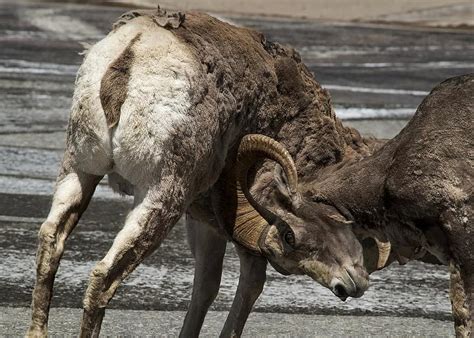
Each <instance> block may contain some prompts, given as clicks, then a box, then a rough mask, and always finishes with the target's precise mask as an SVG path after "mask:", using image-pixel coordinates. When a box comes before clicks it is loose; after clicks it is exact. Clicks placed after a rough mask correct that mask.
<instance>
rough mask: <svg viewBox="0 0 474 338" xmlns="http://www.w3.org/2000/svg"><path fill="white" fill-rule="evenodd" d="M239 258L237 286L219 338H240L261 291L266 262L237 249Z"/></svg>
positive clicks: (241, 249)
mask: <svg viewBox="0 0 474 338" xmlns="http://www.w3.org/2000/svg"><path fill="white" fill-rule="evenodd" d="M236 248H237V253H238V254H239V258H240V278H239V286H238V287H237V292H236V295H235V298H234V302H233V303H232V307H231V309H230V312H229V315H228V317H227V320H226V322H225V324H224V328H223V329H222V332H221V335H220V336H221V337H240V335H241V334H242V330H243V329H244V326H245V323H246V321H247V318H248V316H249V314H250V311H252V307H253V305H254V303H255V301H256V300H257V298H258V297H259V296H260V294H261V293H262V290H263V285H264V284H265V279H266V270H267V260H266V258H263V257H260V256H254V255H252V254H250V253H248V252H247V251H245V249H243V248H241V247H237V246H236Z"/></svg>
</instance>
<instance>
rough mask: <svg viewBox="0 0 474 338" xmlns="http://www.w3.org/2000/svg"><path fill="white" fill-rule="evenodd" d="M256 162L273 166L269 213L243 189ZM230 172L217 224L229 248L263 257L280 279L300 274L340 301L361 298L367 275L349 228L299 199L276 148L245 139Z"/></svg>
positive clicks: (284, 154)
mask: <svg viewBox="0 0 474 338" xmlns="http://www.w3.org/2000/svg"><path fill="white" fill-rule="evenodd" d="M262 159H271V160H273V161H275V162H277V163H278V166H277V167H276V168H277V169H276V170H275V177H274V178H275V180H276V187H277V188H276V189H277V194H275V195H276V196H278V198H277V200H278V201H275V203H273V207H272V210H271V211H270V210H269V209H268V208H266V207H265V206H263V205H261V204H259V203H258V202H257V201H256V200H255V199H254V198H253V197H252V195H251V194H250V191H249V186H248V176H249V170H250V169H251V168H252V167H253V166H254V165H255V164H256V163H257V162H258V161H259V160H262ZM231 172H232V174H230V175H229V176H228V177H226V181H227V185H226V187H227V188H226V190H227V193H226V197H225V200H226V203H225V206H224V204H222V203H221V205H222V208H221V211H222V212H223V213H222V214H223V215H224V218H223V219H222V220H221V221H222V223H223V224H224V226H225V227H226V229H227V231H228V233H229V234H230V235H231V237H232V239H233V240H234V241H235V242H237V243H238V244H239V245H241V246H243V247H245V248H246V249H247V250H249V251H250V252H252V253H253V254H255V255H262V256H265V257H266V258H267V259H268V261H269V262H270V263H271V264H272V265H273V267H274V268H275V269H276V270H277V271H279V272H280V273H283V274H306V275H308V276H310V277H311V278H313V279H314V280H316V281H317V282H319V283H320V284H322V285H323V286H325V287H327V288H329V289H330V290H331V291H332V292H333V293H334V294H335V295H336V296H338V297H339V298H341V299H343V300H345V299H346V298H347V297H349V296H351V297H360V296H362V294H363V293H364V291H365V290H366V289H367V287H368V274H367V271H366V270H365V268H364V266H363V254H362V247H361V244H360V243H359V241H358V240H357V238H356V237H355V235H354V233H353V232H352V229H351V225H350V224H349V223H350V222H348V221H347V220H346V219H345V218H344V216H343V215H342V214H341V213H340V212H339V211H338V210H337V209H336V208H334V207H333V206H331V205H328V204H324V203H316V202H312V201H310V200H308V199H306V198H304V197H303V196H302V194H301V193H300V190H299V188H298V175H297V171H296V167H295V164H294V162H293V159H292V158H291V156H290V154H289V153H288V151H287V150H286V149H285V147H284V146H283V145H282V144H280V143H278V142H277V141H275V140H273V139H271V138H269V137H267V136H263V135H247V136H245V137H244V138H243V139H242V141H241V143H240V146H239V149H238V154H237V159H236V165H235V167H234V168H233V170H232V171H231ZM229 206H230V207H229ZM232 206H233V207H232ZM224 207H225V208H226V209H227V210H233V211H232V212H229V211H227V212H226V211H224V210H223V208H224Z"/></svg>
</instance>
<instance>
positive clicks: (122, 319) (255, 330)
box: [0, 308, 453, 337]
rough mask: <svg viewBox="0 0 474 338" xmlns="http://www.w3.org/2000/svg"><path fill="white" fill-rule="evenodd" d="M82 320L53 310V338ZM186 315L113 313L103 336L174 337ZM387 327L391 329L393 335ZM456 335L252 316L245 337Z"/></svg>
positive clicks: (429, 322) (17, 313) (390, 321)
mask: <svg viewBox="0 0 474 338" xmlns="http://www.w3.org/2000/svg"><path fill="white" fill-rule="evenodd" d="M0 315H1V316H0V332H1V333H2V334H3V335H6V336H21V335H23V334H24V333H25V327H27V325H28V319H29V317H28V315H29V313H28V311H27V310H26V309H23V308H2V309H0ZM81 315H82V312H81V310H80V309H67V308H60V309H52V311H51V325H50V327H49V331H50V334H51V336H52V337H55V336H71V337H72V336H77V335H78V333H79V332H78V323H80V318H81ZM184 315H185V312H182V311H160V312H158V311H125V310H109V311H108V312H107V313H106V315H105V318H104V323H103V325H102V333H103V334H104V335H106V336H108V337H111V336H112V337H113V336H115V337H116V336H122V337H123V336H125V337H127V336H129V337H130V336H133V337H144V336H148V337H150V336H153V337H157V336H158V337H176V336H177V335H178V334H179V330H180V328H181V325H182V321H183V319H184ZM225 318H226V313H225V312H217V311H212V312H210V313H209V314H208V317H207V318H206V321H205V323H204V326H203V329H202V333H201V337H217V336H218V335H219V332H220V329H221V328H222V326H223V323H224V321H225ZM387 328H390V333H388V331H387ZM420 328H423V329H422V330H420ZM452 331H453V330H452V324H451V323H450V322H446V321H439V320H433V319H424V318H402V317H383V316H380V317H373V316H364V317H359V316H315V315H301V314H300V315H296V314H292V315H288V314H283V313H252V314H251V315H250V318H249V321H248V323H247V326H246V328H245V331H244V333H243V336H244V337H449V336H453V334H452Z"/></svg>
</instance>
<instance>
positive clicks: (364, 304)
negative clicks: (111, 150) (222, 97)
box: [0, 0, 474, 336]
mask: <svg viewBox="0 0 474 338" xmlns="http://www.w3.org/2000/svg"><path fill="white" fill-rule="evenodd" d="M160 4H161V6H162V7H163V8H167V9H181V10H191V9H198V10H201V11H207V12H210V13H211V14H213V15H215V16H217V17H219V18H221V19H222V20H226V21H228V22H230V23H232V24H235V25H241V26H246V27H251V28H254V29H256V30H259V31H261V32H263V33H265V34H266V36H267V38H268V39H270V40H273V41H278V42H280V43H283V44H288V45H291V46H293V47H294V48H296V49H297V50H298V51H299V52H300V53H301V56H302V58H303V60H304V62H305V63H306V65H307V66H308V67H309V69H310V70H311V71H312V72H314V74H315V77H316V79H317V80H318V81H319V82H320V83H321V84H322V85H323V86H324V87H325V88H327V89H328V90H329V92H330V93H331V95H332V100H333V105H334V107H335V110H336V114H337V115H338V116H339V117H340V118H342V119H343V121H344V123H345V124H347V125H351V126H354V127H356V128H357V129H359V130H360V131H361V132H362V133H363V134H364V135H371V136H376V137H380V138H391V137H393V136H394V135H396V134H397V133H398V132H399V131H400V130H401V128H403V126H404V125H405V124H406V122H407V121H408V119H409V118H410V117H411V116H412V115H413V113H414V112H415V110H416V107H417V106H418V104H419V103H420V102H421V100H422V99H423V97H424V96H425V95H427V94H428V93H429V91H430V90H431V89H432V88H433V87H434V86H435V85H436V84H437V83H439V82H440V81H442V80H444V79H446V78H449V77H452V76H456V75H460V74H464V73H469V72H473V70H474V34H473V33H474V4H473V2H472V1H462V0H461V1H459V0H431V1H428V0H426V1H424V0H418V1H408V0H398V1H393V0H391V1H389V0H358V1H349V0H294V1H288V0H276V1H271V0H264V1H251V0H238V1H231V0H223V1H216V0H202V1H200V0H183V1H164V0H163V1H161V2H160ZM135 7H150V8H151V7H156V1H153V0H135V1H134V0H130V1H128V0H117V1H97V0H89V1H56V2H43V1H15V0H0V229H1V231H0V335H2V334H9V335H21V334H23V333H24V332H25V330H26V326H27V323H28V316H29V314H28V311H29V310H28V307H29V305H30V302H31V291H32V288H33V283H34V270H35V268H34V255H35V250H36V245H37V240H36V237H37V231H38V229H39V226H40V224H41V222H42V221H43V219H44V218H45V216H46V214H47V212H48V211H49V204H50V198H51V194H52V192H53V186H54V180H55V176H56V174H57V170H58V164H59V161H60V159H61V156H62V151H63V148H64V140H65V136H64V131H65V127H66V124H67V120H68V113H69V107H70V102H71V97H72V92H73V85H74V79H75V74H76V71H77V69H78V67H79V65H80V63H81V60H82V55H81V52H82V51H83V50H84V46H87V45H88V44H92V43H94V42H96V41H98V40H99V39H101V38H103V37H104V36H105V35H106V34H107V32H108V31H109V30H110V28H111V25H112V23H113V22H114V21H115V20H116V18H117V17H118V16H119V15H120V14H121V13H122V12H124V11H126V10H129V9H130V8H135ZM130 205H131V201H130V199H127V198H123V197H119V196H115V195H113V194H112V193H111V191H110V190H109V189H108V187H107V186H106V185H105V183H104V184H101V185H100V186H99V188H98V190H97V192H96V195H95V197H94V199H93V201H92V203H91V206H90V207H89V209H88V210H87V212H86V214H85V215H84V217H83V219H82V220H81V222H80V224H79V225H78V227H77V228H76V230H75V231H74V232H73V234H72V236H71V238H70V240H69V242H68V244H67V248H66V252H65V254H64V258H63V260H62V264H61V267H60V269H59V272H58V276H57V279H56V284H55V294H54V299H53V304H52V307H53V308H60V310H57V311H56V310H55V311H53V319H52V321H53V323H52V324H51V330H52V331H53V332H56V333H70V334H73V333H77V330H78V325H79V324H78V323H79V318H80V310H67V309H79V308H81V306H82V303H81V301H82V295H83V293H84V291H85V287H86V283H87V279H88V274H89V271H90V270H91V268H92V267H93V266H94V264H95V262H96V261H98V260H100V259H101V258H102V257H103V256H104V255H105V253H106V251H107V250H108V248H109V247H110V245H111V243H112V241H113V238H114V236H115V235H116V233H117V232H118V231H119V229H120V228H121V226H122V224H123V220H124V217H125V215H126V213H127V211H128V210H129V208H130ZM238 271H239V268H238V259H237V257H236V255H235V253H234V250H233V248H232V245H229V246H228V253H227V255H226V262H225V269H224V274H223V280H222V287H221V292H220V294H219V296H218V298H217V299H216V301H215V303H214V304H213V306H212V310H214V311H215V312H213V313H212V314H211V315H210V319H209V321H208V322H207V323H208V324H206V326H205V327H204V333H205V334H206V335H210V336H215V335H217V333H218V332H219V330H220V328H221V325H222V323H223V322H222V320H223V318H224V316H225V313H223V312H221V311H225V310H227V309H228V308H229V306H230V303H231V301H232V297H233V294H234V291H235V288H236V286H237V282H238V275H239V273H238ZM448 279H449V276H448V273H447V269H446V268H445V267H438V266H431V265H425V264H422V263H417V262H414V263H409V264H408V265H407V266H403V267H401V266H398V265H393V266H391V267H390V268H388V269H386V270H384V271H382V272H377V273H375V274H373V275H372V276H371V287H370V289H369V291H368V292H367V293H366V294H365V295H364V297H363V298H361V299H350V300H348V301H347V302H345V303H342V302H341V301H339V300H338V299H337V298H336V297H334V296H333V295H332V294H331V293H330V292H329V291H328V290H326V289H324V288H322V287H320V286H319V285H316V284H315V283H314V282H313V281H311V280H309V278H306V277H295V276H290V277H284V276H281V275H279V274H278V273H276V272H275V271H273V270H272V269H271V268H269V271H268V281H267V284H266V287H265V290H264V292H263V294H262V296H261V297H260V299H259V300H258V302H257V304H256V312H257V313H256V314H253V315H251V320H250V322H249V324H248V326H247V331H245V332H247V333H252V334H257V335H262V334H267V333H268V332H273V333H274V334H280V333H287V334H289V335H292V334H294V333H295V332H297V331H296V329H298V330H300V331H298V332H300V333H301V335H305V332H313V333H314V332H319V334H320V335H325V331H321V330H324V329H323V328H324V327H326V328H329V327H331V326H332V327H334V325H335V323H338V322H339V321H340V322H341V323H345V324H344V325H336V328H335V330H336V331H328V332H327V333H328V334H329V332H331V333H334V332H336V333H337V332H339V334H341V335H342V334H351V335H366V334H374V335H377V334H379V333H380V332H387V333H391V334H403V335H406V334H413V333H415V334H416V333H418V334H420V332H422V333H426V335H437V336H447V335H453V329H452V323H451V314H450V312H451V309H450V304H449V299H448ZM192 280H193V259H192V256H191V254H190V251H189V249H188V245H187V243H186V235H185V231H184V227H183V225H182V223H179V224H178V225H176V227H175V229H174V230H173V232H172V233H171V235H170V236H169V238H168V239H167V240H166V241H165V242H164V244H163V246H162V247H161V248H160V249H159V250H158V251H157V252H156V253H155V254H153V255H152V256H151V257H149V258H148V259H147V260H146V261H145V262H144V264H142V265H141V266H140V267H139V268H138V269H137V271H136V272H135V273H134V274H132V276H131V277H130V278H129V279H127V280H126V281H125V283H124V284H123V286H122V287H121V288H120V289H119V291H118V293H117V295H116V296H115V297H114V299H113V300H112V302H111V304H110V308H114V309H117V310H118V311H117V312H115V315H116V317H114V315H106V320H105V324H104V325H105V326H106V328H107V325H109V329H110V330H113V329H114V328H115V329H116V330H119V331H114V332H117V333H120V334H127V333H130V332H132V333H135V334H138V332H141V331H139V330H140V329H144V331H143V332H148V333H149V332H150V331H149V330H148V331H147V328H149V327H151V325H162V326H160V328H161V329H162V328H163V325H165V326H164V327H167V328H168V331H167V332H168V333H167V334H169V335H175V334H176V332H178V331H177V330H179V326H180V325H181V321H182V319H183V315H184V313H183V312H182V311H185V310H186V309H187V304H188V302H189V299H190V295H191V287H192ZM125 309H128V310H149V311H157V310H160V314H159V315H157V316H156V317H153V318H154V320H151V319H150V318H149V317H147V316H148V315H149V314H150V313H149V312H147V313H143V315H140V316H138V317H137V315H136V313H135V315H132V314H130V313H129V312H120V311H124V310H125ZM68 311H71V312H68ZM112 313H113V312H112ZM259 313H260V314H259ZM262 313H263V314H262ZM124 314H125V315H126V316H125V317H123V318H124V319H123V320H117V322H113V318H122V317H120V315H124ZM305 315H311V316H309V317H308V316H305ZM315 315H318V316H315ZM319 315H321V316H319ZM340 315H345V316H346V317H344V318H342V320H341V319H338V318H339V317H336V316H340ZM359 315H364V316H361V317H352V316H359ZM61 316H65V317H61ZM159 316H161V317H160V318H168V319H169V321H168V322H167V324H163V322H156V319H157V318H158V317H159ZM167 316H168V317H167ZM259 316H264V317H259ZM265 316H266V317H265ZM372 316H375V317H372ZM387 316H389V318H387ZM56 318H61V319H60V320H58V319H56ZM127 318H134V319H133V321H131V322H130V323H128V322H127ZM140 318H142V319H143V318H148V320H147V321H145V322H143V323H142V322H141V321H140ZM259 318H265V323H267V324H268V323H273V326H272V327H270V328H266V329H265V330H267V331H258V327H263V326H262V325H263V324H262V321H260V322H259V321H258V320H259ZM351 318H352V319H351ZM168 319H167V320H168ZM252 320H253V322H252ZM344 320H345V321H344ZM351 320H352V322H351ZM68 321H70V324H67V326H66V327H64V325H65V323H69V322H68ZM137 323H139V324H137ZM160 323H161V324H160ZM252 323H253V324H252ZM302 323H303V324H302ZM308 323H310V324H308ZM311 323H313V324H311ZM316 323H317V324H316ZM351 323H352V324H351ZM61 325H63V326H61ZM133 325H135V326H133ZM137 325H138V326H137ZM166 325H167V326H166ZM269 325H270V324H269ZM278 325H280V326H278ZM311 325H313V326H311ZM324 325H326V326H324ZM351 325H352V326H351ZM277 327H278V328H279V329H276V328H277ZM420 327H422V328H421V329H420ZM117 328H120V329H117ZM68 330H69V331H68ZM104 330H106V329H104ZM120 330H122V331H120ZM262 330H263V329H262ZM272 330H273V331H272ZM285 330H286V331H285ZM301 330H302V331H301ZM304 330H306V331H304ZM318 330H319V331H318ZM337 330H339V331H337ZM380 330H382V331H380ZM429 330H431V331H429ZM106 332H109V331H106ZM110 332H112V331H110ZM157 332H161V331H157ZM315 334H316V333H315Z"/></svg>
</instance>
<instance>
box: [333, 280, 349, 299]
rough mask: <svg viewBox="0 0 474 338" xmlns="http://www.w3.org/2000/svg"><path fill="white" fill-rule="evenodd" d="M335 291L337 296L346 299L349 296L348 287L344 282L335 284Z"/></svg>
mask: <svg viewBox="0 0 474 338" xmlns="http://www.w3.org/2000/svg"><path fill="white" fill-rule="evenodd" d="M334 293H335V294H336V296H338V297H339V298H341V299H343V300H345V299H346V298H347V297H349V294H348V293H347V290H346V288H345V287H344V286H343V285H342V284H336V285H335V286H334Z"/></svg>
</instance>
